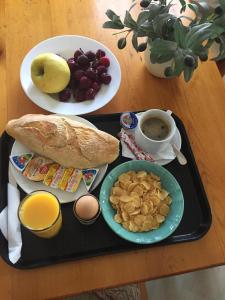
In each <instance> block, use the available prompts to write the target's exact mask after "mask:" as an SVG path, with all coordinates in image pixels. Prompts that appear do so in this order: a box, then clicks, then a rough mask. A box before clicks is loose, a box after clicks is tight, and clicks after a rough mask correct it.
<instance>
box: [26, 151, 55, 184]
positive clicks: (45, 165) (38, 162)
mask: <svg viewBox="0 0 225 300" xmlns="http://www.w3.org/2000/svg"><path fill="white" fill-rule="evenodd" d="M52 163H53V161H52V160H51V159H48V158H45V157H42V156H37V157H34V158H32V159H31V160H30V161H29V163H28V164H27V166H26V168H25V170H24V171H23V176H25V177H27V178H28V179H30V180H33V181H42V180H43V179H44V177H45V175H46V174H47V173H48V170H49V168H50V166H51V164H52Z"/></svg>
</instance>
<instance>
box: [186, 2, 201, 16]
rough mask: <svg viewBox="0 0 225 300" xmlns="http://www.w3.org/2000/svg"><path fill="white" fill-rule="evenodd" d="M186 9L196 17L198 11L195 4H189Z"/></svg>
mask: <svg viewBox="0 0 225 300" xmlns="http://www.w3.org/2000/svg"><path fill="white" fill-rule="evenodd" d="M188 7H189V8H190V9H191V10H192V11H193V12H194V13H195V14H196V15H198V11H199V9H198V6H197V5H196V4H191V3H189V4H188Z"/></svg>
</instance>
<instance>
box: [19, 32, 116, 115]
mask: <svg viewBox="0 0 225 300" xmlns="http://www.w3.org/2000/svg"><path fill="white" fill-rule="evenodd" d="M79 48H81V49H82V50H83V51H84V52H86V51H89V50H91V51H93V52H96V51H97V50H98V49H102V50H104V51H105V53H106V56H107V57H108V58H109V60H110V66H109V68H108V73H109V74H110V75H111V77H112V81H111V83H110V84H109V85H104V84H103V85H102V86H101V89H100V91H99V92H98V94H97V95H96V96H95V99H94V100H88V101H84V102H66V103H65V102H60V101H59V100H58V95H57V94H46V93H43V92H42V91H40V90H39V89H38V88H37V87H36V86H35V85H34V84H33V81H32V79H31V71H30V68H31V63H32V61H33V59H34V58H35V57H36V56H37V55H38V54H41V53H46V52H52V53H55V54H59V55H61V56H63V57H64V58H66V59H68V58H70V57H73V54H74V52H75V50H77V49H79ZM20 81H21V85H22V87H23V90H24V92H25V94H26V95H27V96H28V97H29V98H30V99H31V101H33V102H34V103H35V104H37V105H38V106H40V107H42V108H43V109H45V110H47V111H50V112H53V113H59V114H64V115H82V114H86V113H90V112H92V111H95V110H97V109H99V108H101V107H103V106H104V105H106V104H107V103H108V102H110V101H111V100H112V98H113V97H114V96H115V94H116V92H117V91H118V89H119V86H120V81H121V70H120V65H119V62H118V60H117V59H116V57H115V56H114V54H113V53H112V52H111V51H110V50H109V49H108V48H107V47H106V46H104V45H103V44H101V43H99V42H97V41H95V40H93V39H90V38H87V37H84V36H76V35H62V36H56V37H53V38H50V39H47V40H44V41H42V42H41V43H39V44H37V45H36V46H35V47H34V48H32V49H31V50H30V51H29V52H28V54H27V55H26V56H25V58H24V60H23V62H22V65H21V69H20ZM71 98H72V97H71Z"/></svg>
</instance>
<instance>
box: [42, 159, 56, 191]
mask: <svg viewBox="0 0 225 300" xmlns="http://www.w3.org/2000/svg"><path fill="white" fill-rule="evenodd" d="M59 168H60V165H59V164H52V165H51V167H50V168H49V170H48V173H47V174H46V175H45V177H44V180H43V183H44V184H45V185H47V186H50V184H51V183H52V181H53V179H54V177H55V175H56V173H57V171H58V169H59Z"/></svg>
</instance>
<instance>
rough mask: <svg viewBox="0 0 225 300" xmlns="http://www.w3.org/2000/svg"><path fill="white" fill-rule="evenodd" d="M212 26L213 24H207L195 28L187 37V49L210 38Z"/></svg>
mask: <svg viewBox="0 0 225 300" xmlns="http://www.w3.org/2000/svg"><path fill="white" fill-rule="evenodd" d="M211 26H212V24H211V23H205V24H200V25H195V26H193V27H192V28H191V29H190V31H189V32H188V33H187V34H186V36H185V45H186V47H187V48H191V47H192V45H193V43H200V44H201V41H202V42H203V41H204V40H205V39H208V38H210V34H211V30H210V27H211ZM203 34H204V38H203Z"/></svg>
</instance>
